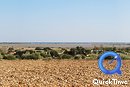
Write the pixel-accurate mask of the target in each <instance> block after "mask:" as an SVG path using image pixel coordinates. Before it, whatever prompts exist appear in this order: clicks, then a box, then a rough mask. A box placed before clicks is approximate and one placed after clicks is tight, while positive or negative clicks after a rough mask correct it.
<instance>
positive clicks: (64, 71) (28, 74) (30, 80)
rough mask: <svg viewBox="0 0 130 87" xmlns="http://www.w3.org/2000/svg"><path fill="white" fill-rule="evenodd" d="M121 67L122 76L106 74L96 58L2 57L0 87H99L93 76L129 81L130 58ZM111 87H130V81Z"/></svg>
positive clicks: (95, 77)
mask: <svg viewBox="0 0 130 87" xmlns="http://www.w3.org/2000/svg"><path fill="white" fill-rule="evenodd" d="M105 62H106V63H107V62H108V61H105ZM111 66H114V64H113V65H111ZM111 66H110V67H111ZM121 70H122V71H123V75H122V76H119V75H117V74H115V75H105V74H103V73H102V72H101V71H100V70H99V68H98V64H97V60H49V61H47V60H46V61H43V60H36V61H34V60H14V61H8V60H2V61H0V87H97V85H93V83H92V81H93V79H99V80H103V79H104V80H108V79H111V78H114V79H118V80H126V81H130V60H123V66H122V68H121ZM104 86H105V85H100V87H104ZM110 87H130V82H128V85H113V86H112V85H110Z"/></svg>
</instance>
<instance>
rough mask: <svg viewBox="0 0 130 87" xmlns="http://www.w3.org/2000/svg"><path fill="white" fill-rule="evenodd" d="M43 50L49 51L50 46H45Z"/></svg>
mask: <svg viewBox="0 0 130 87" xmlns="http://www.w3.org/2000/svg"><path fill="white" fill-rule="evenodd" d="M43 50H44V51H49V50H52V49H51V48H50V47H45V48H44V49H43Z"/></svg>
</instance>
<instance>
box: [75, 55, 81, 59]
mask: <svg viewBox="0 0 130 87" xmlns="http://www.w3.org/2000/svg"><path fill="white" fill-rule="evenodd" d="M74 59H82V55H76V56H75V57H74Z"/></svg>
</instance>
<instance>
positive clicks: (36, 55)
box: [22, 53, 42, 60]
mask: <svg viewBox="0 0 130 87" xmlns="http://www.w3.org/2000/svg"><path fill="white" fill-rule="evenodd" d="M41 58H42V57H41V55H40V53H32V54H23V56H22V59H34V60H37V59H41Z"/></svg>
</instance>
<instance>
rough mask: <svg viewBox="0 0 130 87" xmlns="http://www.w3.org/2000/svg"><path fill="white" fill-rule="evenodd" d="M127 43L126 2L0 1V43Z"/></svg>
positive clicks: (129, 8) (129, 12) (129, 13)
mask: <svg viewBox="0 0 130 87" xmlns="http://www.w3.org/2000/svg"><path fill="white" fill-rule="evenodd" d="M8 41H10V42H13V41H15V42H30V41H40V42H130V1H129V0H0V42H8Z"/></svg>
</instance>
